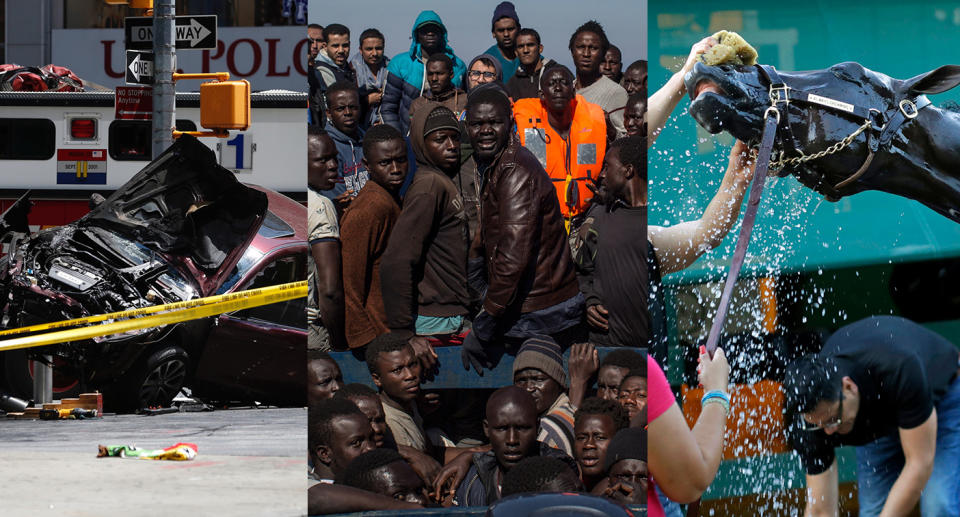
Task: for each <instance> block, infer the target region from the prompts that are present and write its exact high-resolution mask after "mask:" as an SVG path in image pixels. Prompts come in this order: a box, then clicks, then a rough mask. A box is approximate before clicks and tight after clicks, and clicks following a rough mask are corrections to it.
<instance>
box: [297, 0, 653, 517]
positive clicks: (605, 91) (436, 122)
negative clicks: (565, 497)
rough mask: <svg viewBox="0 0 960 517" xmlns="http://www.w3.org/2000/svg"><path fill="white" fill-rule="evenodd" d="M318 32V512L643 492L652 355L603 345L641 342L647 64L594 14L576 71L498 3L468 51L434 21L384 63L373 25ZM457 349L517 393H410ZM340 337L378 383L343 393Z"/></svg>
mask: <svg viewBox="0 0 960 517" xmlns="http://www.w3.org/2000/svg"><path fill="white" fill-rule="evenodd" d="M308 31H309V36H310V39H311V45H310V56H309V59H310V73H309V80H310V114H309V116H310V126H309V130H308V137H307V138H308V169H309V171H308V183H309V199H308V202H309V217H310V220H309V229H310V236H309V240H310V245H311V252H312V256H313V259H314V260H313V261H311V262H312V263H311V268H312V271H311V275H310V276H311V280H310V288H311V292H310V295H309V296H310V307H311V308H310V310H309V315H308V319H309V320H310V326H309V327H310V337H309V350H310V352H309V353H310V354H311V355H310V357H311V361H310V367H309V372H310V373H309V379H308V382H309V383H310V389H311V408H310V458H311V464H312V469H311V476H312V477H313V478H314V479H316V480H317V481H318V484H317V485H316V486H315V487H313V488H312V489H311V513H313V512H314V511H317V512H335V511H347V510H351V511H353V510H363V509H387V508H400V507H413V506H412V505H419V506H423V505H431V504H435V505H441V504H442V505H451V504H457V505H487V504H490V503H492V502H494V501H496V500H498V499H500V498H501V497H502V496H504V495H505V494H510V493H517V492H522V491H526V490H524V489H522V487H530V486H534V485H536V486H537V487H539V488H538V490H543V489H544V487H548V486H563V487H565V488H564V490H570V491H581V492H589V491H592V492H593V493H595V494H600V495H606V496H609V497H612V498H616V499H618V500H621V501H623V502H628V503H639V502H641V498H645V493H646V485H645V483H646V481H645V480H646V474H645V468H646V467H645V451H641V448H642V447H641V441H645V440H639V438H638V433H639V432H641V431H642V429H641V427H642V426H641V425H640V424H639V422H641V421H642V419H643V418H644V417H643V415H642V409H643V406H644V405H645V400H646V373H645V372H646V368H645V364H646V363H645V360H644V359H643V357H642V356H641V355H640V354H639V353H637V352H635V351H633V350H629V349H624V350H622V351H619V352H612V353H610V354H608V355H607V356H606V357H605V359H604V362H603V363H602V364H601V363H600V362H599V360H598V355H597V350H596V349H595V345H596V346H605V347H607V346H622V347H631V348H635V347H645V346H646V344H647V336H648V327H649V323H648V317H647V296H646V293H647V290H648V287H647V282H648V281H647V273H646V272H647V262H646V261H647V245H646V244H647V243H646V239H644V238H643V235H642V233H641V232H642V231H643V230H642V229H643V228H644V227H645V226H646V211H645V208H644V206H645V204H646V149H647V145H646V131H647V129H646V126H645V122H644V117H645V115H644V113H645V106H646V62H644V61H638V62H635V63H633V64H631V65H630V66H628V67H627V68H626V70H623V67H622V65H621V53H620V50H619V49H618V48H617V47H615V46H613V45H611V44H610V42H609V40H608V39H607V36H606V34H605V32H604V30H603V27H602V26H601V25H600V24H599V23H597V22H595V21H588V22H586V23H584V24H583V25H581V26H580V27H579V28H577V30H576V31H575V32H574V33H573V34H572V35H571V37H570V41H569V46H568V49H567V50H568V51H569V52H570V53H571V57H572V58H573V61H574V63H575V67H576V68H575V70H570V69H568V68H567V67H566V66H563V65H560V64H558V63H556V62H555V61H553V60H551V59H549V58H546V57H544V56H543V51H544V48H543V45H542V43H541V39H540V34H539V33H538V32H537V31H536V30H535V29H533V28H529V27H523V26H522V25H521V23H520V17H519V15H518V14H517V11H516V9H515V8H514V6H513V5H512V4H511V3H510V2H502V3H501V4H499V5H498V6H497V7H496V9H495V10H494V13H493V17H492V19H491V34H492V37H493V39H494V40H495V44H493V45H492V46H491V47H490V48H489V49H487V50H485V51H484V52H483V53H482V54H479V55H477V56H476V57H474V58H473V59H470V60H469V61H468V62H467V64H465V60H463V59H461V58H459V57H458V56H457V55H456V53H455V52H454V50H453V49H452V48H451V47H450V45H449V43H448V37H447V36H448V35H447V29H446V27H445V25H444V24H443V21H442V20H441V18H440V16H439V15H437V14H436V13H435V12H433V11H423V12H421V13H420V14H419V16H417V18H416V21H415V22H414V25H413V28H412V30H411V37H412V42H411V46H410V49H409V51H407V52H403V53H401V54H398V55H396V56H393V57H392V58H390V59H388V58H386V57H385V56H384V53H383V49H384V46H385V43H386V42H385V39H384V36H383V34H382V33H381V32H380V31H378V30H377V29H366V30H364V31H363V32H362V33H361V34H360V36H359V39H358V40H356V43H358V46H359V48H360V51H359V52H358V53H357V54H356V55H354V56H353V57H352V58H351V57H350V45H351V31H350V29H349V28H347V27H345V26H344V25H341V24H337V23H330V24H327V25H326V26H325V27H320V26H317V25H312V26H310V27H309V28H308ZM623 260H626V261H627V262H622V261H623ZM624 265H626V267H624ZM447 345H461V350H462V363H463V368H465V369H470V368H471V367H472V368H473V369H475V370H476V371H477V372H481V371H482V370H483V369H484V368H493V367H494V366H495V365H496V364H497V363H498V362H499V360H500V358H501V357H502V356H503V354H505V353H509V354H510V355H514V356H515V358H514V360H513V365H512V367H513V381H514V385H513V386H506V387H503V388H501V389H499V390H496V391H495V392H493V393H492V394H491V393H489V392H487V391H484V390H456V392H455V393H450V392H442V391H432V392H431V391H426V390H421V389H420V385H421V384H422V382H423V381H424V379H425V378H426V377H428V376H432V375H434V374H436V373H437V372H438V368H439V366H438V364H437V361H436V358H437V354H436V352H435V351H434V347H438V346H447ZM567 349H570V360H569V365H570V367H569V370H567V369H566V368H565V367H564V361H563V352H564V351H565V350H567ZM345 350H350V351H351V352H353V354H354V356H356V357H357V358H359V359H362V360H365V361H366V363H367V365H368V366H369V370H370V376H371V379H370V380H371V384H372V385H373V386H376V387H377V390H374V389H372V388H370V387H368V386H364V385H349V386H341V384H342V380H340V378H339V368H338V366H337V364H336V363H335V362H334V361H332V360H331V359H330V357H329V356H328V355H327V352H328V351H345ZM443 367H444V368H453V367H457V368H459V365H448V364H445V365H444V366H443ZM594 378H596V379H597V380H598V385H599V391H598V395H599V397H589V396H588V395H589V392H590V391H591V388H590V386H592V384H593V379H594ZM621 389H622V390H623V392H622V393H623V394H624V395H623V396H618V393H620V390H621ZM631 418H633V421H634V424H635V427H630V426H629V422H630V419H631ZM618 444H619V445H618ZM641 452H643V454H642V456H643V457H642V458H641V457H640V456H641ZM514 467H516V469H514ZM551 472H552V473H554V474H551V475H546V474H545V473H551ZM524 473H525V474H524ZM508 474H509V475H508ZM549 483H556V484H554V485H550V484H549ZM511 486H513V487H514V488H511ZM372 494H379V495H381V496H383V497H382V498H378V497H374V496H373V495H372Z"/></svg>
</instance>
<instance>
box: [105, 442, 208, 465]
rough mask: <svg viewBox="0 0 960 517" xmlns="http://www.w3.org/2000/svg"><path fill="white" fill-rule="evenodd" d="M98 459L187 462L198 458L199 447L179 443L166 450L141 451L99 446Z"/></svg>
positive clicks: (128, 446)
mask: <svg viewBox="0 0 960 517" xmlns="http://www.w3.org/2000/svg"><path fill="white" fill-rule="evenodd" d="M97 448H98V449H99V450H98V452H97V457H98V458H113V457H116V458H136V459H140V460H172V461H187V460H192V459H194V458H196V457H197V445H196V444H194V443H177V444H175V445H172V446H170V447H167V448H166V449H153V450H149V449H141V448H139V447H134V446H132V445H98V446H97Z"/></svg>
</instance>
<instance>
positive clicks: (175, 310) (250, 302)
mask: <svg viewBox="0 0 960 517" xmlns="http://www.w3.org/2000/svg"><path fill="white" fill-rule="evenodd" d="M306 295H307V283H306V282H305V281H304V282H293V283H289V284H283V285H277V286H272V287H265V288H262V289H252V290H249V291H240V292H237V293H231V294H229V295H220V296H212V297H209V298H201V299H198V300H191V301H189V302H178V303H170V304H166V305H158V306H154V307H145V308H142V309H132V310H130V311H122V312H118V313H113V314H116V315H125V316H129V315H130V314H131V313H137V314H143V312H141V311H144V310H147V309H149V310H151V312H153V313H155V314H150V315H145V316H140V317H137V318H131V319H126V320H124V321H113V322H110V323H102V324H100V325H93V326H89V327H83V328H77V329H71V330H60V331H56V332H48V333H46V334H39V335H36V336H27V337H19V338H13V339H6V340H3V341H0V352H2V351H6V350H16V349H20V348H32V347H38V346H44V345H52V344H58V343H66V342H69V341H79V340H82V339H90V338H94V337H100V336H109V335H113V334H120V333H123V332H129V331H131V330H138V329H144V328H150V327H160V326H163V325H169V324H171V323H179V322H181V321H187V320H193V319H198V318H206V317H208V316H215V315H217V314H222V313H224V312H231V311H236V310H240V309H246V308H249V307H257V306H260V305H269V304H271V303H278V302H283V301H286V300H292V299H295V298H302V297H304V296H306ZM211 299H217V301H214V302H212V303H211V302H210V300H211ZM201 302H204V303H201ZM183 304H190V305H189V306H188V307H187V308H184V307H183ZM158 311H169V312H161V313H159V314H156V313H157V312H158ZM104 316H107V315H101V316H95V317H92V318H82V319H87V320H89V319H93V318H100V319H99V320H98V321H103V318H104ZM304 317H306V316H304ZM109 319H116V317H114V318H109ZM69 321H79V320H69ZM64 323H67V322H57V323H48V324H46V325H61V326H63V325H62V324H64ZM76 325H77V324H76V323H74V324H72V325H69V326H76ZM42 326H43V325H35V326H34V327H42ZM25 328H31V327H25ZM48 328H56V327H48ZM13 330H14V331H17V332H16V333H22V332H20V331H22V330H23V329H13Z"/></svg>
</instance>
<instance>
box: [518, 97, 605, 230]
mask: <svg viewBox="0 0 960 517" xmlns="http://www.w3.org/2000/svg"><path fill="white" fill-rule="evenodd" d="M572 102H573V103H574V104H575V106H574V109H573V122H572V123H571V124H570V132H569V136H568V137H567V140H564V139H563V138H561V137H560V135H559V134H558V133H557V132H556V131H555V130H554V129H553V127H551V126H550V122H549V121H548V120H547V108H546V107H544V106H543V103H542V102H541V101H540V99H520V100H518V101H517V102H515V103H514V105H513V114H514V118H515V119H516V122H517V132H518V133H519V134H520V143H521V144H523V146H524V147H526V148H527V149H529V150H530V151H531V152H532V153H533V154H534V155H536V157H537V159H539V160H540V164H541V165H543V168H544V169H546V170H547V174H549V175H550V179H552V180H553V182H554V186H555V187H556V189H557V199H559V200H560V212H561V213H562V214H563V217H564V218H566V219H568V220H569V219H570V218H571V217H574V216H577V215H580V214H581V213H583V212H585V211H586V210H587V207H588V206H589V202H590V199H591V198H592V197H593V192H592V191H591V190H590V189H589V188H588V187H587V185H589V184H590V183H592V182H594V181H596V180H597V178H598V177H599V176H600V169H601V167H603V155H604V152H605V151H606V147H607V123H606V120H605V119H604V115H603V108H601V107H600V106H598V105H596V104H593V103H590V102H587V101H586V100H585V99H584V98H583V96H581V95H577V96H576V98H575V99H574V100H573V101H572Z"/></svg>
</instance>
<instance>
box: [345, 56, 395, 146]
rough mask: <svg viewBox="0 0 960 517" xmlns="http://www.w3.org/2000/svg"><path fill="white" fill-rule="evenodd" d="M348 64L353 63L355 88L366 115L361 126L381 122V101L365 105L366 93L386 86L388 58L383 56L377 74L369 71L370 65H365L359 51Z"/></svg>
mask: <svg viewBox="0 0 960 517" xmlns="http://www.w3.org/2000/svg"><path fill="white" fill-rule="evenodd" d="M350 64H351V65H353V69H354V70H356V72H357V87H358V88H357V89H358V91H359V92H360V103H361V104H363V105H364V107H365V111H364V113H365V114H366V117H365V119H364V120H365V122H364V125H363V127H365V128H369V127H370V126H372V125H374V124H376V123H377V122H382V120H381V118H380V106H382V102H381V104H377V105H375V106H369V105H367V95H370V94H371V93H374V92H378V91H379V92H382V91H383V90H384V88H386V86H387V65H389V64H390V60H389V59H387V57H386V56H383V64H382V65H381V66H380V70H379V71H378V72H377V75H373V72H371V71H370V67H369V66H367V62H366V61H364V60H363V54H361V53H360V52H357V53H356V54H354V56H353V59H351V60H350ZM381 101H382V99H381Z"/></svg>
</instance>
